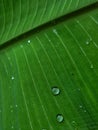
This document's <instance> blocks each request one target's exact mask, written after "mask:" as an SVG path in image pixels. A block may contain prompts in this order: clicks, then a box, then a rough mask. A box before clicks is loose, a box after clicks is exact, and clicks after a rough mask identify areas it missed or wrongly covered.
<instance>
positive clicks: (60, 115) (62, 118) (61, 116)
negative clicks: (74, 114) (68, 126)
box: [56, 114, 64, 123]
mask: <svg viewBox="0 0 98 130" xmlns="http://www.w3.org/2000/svg"><path fill="white" fill-rule="evenodd" d="M56 119H57V121H58V122H59V123H61V122H63V121H64V117H63V115H62V114H58V115H57V116H56Z"/></svg>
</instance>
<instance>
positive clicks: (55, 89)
mask: <svg viewBox="0 0 98 130" xmlns="http://www.w3.org/2000/svg"><path fill="white" fill-rule="evenodd" d="M52 93H53V95H55V96H56V95H59V94H60V89H59V88H58V87H53V88H52Z"/></svg>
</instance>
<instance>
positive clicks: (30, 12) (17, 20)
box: [0, 0, 97, 44]
mask: <svg viewBox="0 0 98 130" xmlns="http://www.w3.org/2000/svg"><path fill="white" fill-rule="evenodd" d="M96 1H97V0H82V1H80V0H75V1H74V0H17V1H16V0H10V1H8V0H0V44H3V43H4V42H6V41H8V40H10V39H12V38H14V37H16V36H19V35H20V34H22V33H24V32H27V31H29V30H31V29H33V28H35V27H38V26H40V25H42V24H44V23H46V22H48V21H50V20H53V19H55V18H58V17H60V16H62V15H65V14H67V13H70V12H72V11H74V10H77V9H79V8H82V7H85V6H87V5H90V4H92V3H94V2H96Z"/></svg>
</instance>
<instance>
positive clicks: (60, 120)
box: [51, 87, 64, 123]
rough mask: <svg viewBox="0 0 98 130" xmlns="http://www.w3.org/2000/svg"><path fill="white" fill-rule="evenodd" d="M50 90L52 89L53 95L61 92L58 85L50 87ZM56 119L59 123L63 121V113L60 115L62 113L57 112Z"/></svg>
mask: <svg viewBox="0 0 98 130" xmlns="http://www.w3.org/2000/svg"><path fill="white" fill-rule="evenodd" d="M51 91H52V94H53V95H54V96H57V95H59V94H60V92H61V91H60V89H59V88H58V87H52V89H51ZM56 120H57V122H59V123H61V122H63V121H64V117H63V115H62V114H57V115H56Z"/></svg>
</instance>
